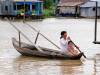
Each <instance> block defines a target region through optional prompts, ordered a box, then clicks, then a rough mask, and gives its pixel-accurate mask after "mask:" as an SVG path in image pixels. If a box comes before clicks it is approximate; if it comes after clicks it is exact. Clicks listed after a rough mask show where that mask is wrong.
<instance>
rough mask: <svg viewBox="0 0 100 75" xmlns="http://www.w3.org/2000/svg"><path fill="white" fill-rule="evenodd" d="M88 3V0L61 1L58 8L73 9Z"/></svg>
mask: <svg viewBox="0 0 100 75" xmlns="http://www.w3.org/2000/svg"><path fill="white" fill-rule="evenodd" d="M87 1H88V0H60V2H59V4H58V6H61V7H66V6H69V7H71V6H72V7H73V6H78V5H81V4H83V3H85V2H87Z"/></svg>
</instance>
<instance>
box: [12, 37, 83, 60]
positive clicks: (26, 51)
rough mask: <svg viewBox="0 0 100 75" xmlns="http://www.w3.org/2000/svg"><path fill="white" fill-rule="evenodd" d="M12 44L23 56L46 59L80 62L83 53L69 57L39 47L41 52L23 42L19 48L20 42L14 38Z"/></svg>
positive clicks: (59, 52)
mask: <svg viewBox="0 0 100 75" xmlns="http://www.w3.org/2000/svg"><path fill="white" fill-rule="evenodd" d="M12 43H13V46H14V48H15V49H16V50H17V51H18V52H19V53H21V54H22V55H27V56H38V57H46V58H56V59H71V60H79V59H80V58H81V57H82V55H83V53H79V54H78V55H76V56H68V55H67V54H66V53H62V52H61V51H57V50H53V49H49V48H44V47H39V48H40V49H41V50H42V51H39V50H37V49H36V48H35V46H33V45H30V44H27V43H24V42H21V43H20V44H21V47H19V41H17V40H16V39H15V38H12Z"/></svg>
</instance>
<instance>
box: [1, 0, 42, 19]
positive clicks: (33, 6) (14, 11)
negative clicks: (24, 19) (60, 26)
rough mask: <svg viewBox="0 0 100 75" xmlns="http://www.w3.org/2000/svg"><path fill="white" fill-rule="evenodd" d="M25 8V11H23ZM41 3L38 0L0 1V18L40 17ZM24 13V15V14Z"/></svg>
mask: <svg viewBox="0 0 100 75" xmlns="http://www.w3.org/2000/svg"><path fill="white" fill-rule="evenodd" d="M24 7H25V9H24ZM42 11H43V1H40V0H25V2H24V0H0V16H2V17H4V16H10V17H11V16H23V15H26V16H40V15H42V14H43V13H42ZM24 12H25V13H24Z"/></svg>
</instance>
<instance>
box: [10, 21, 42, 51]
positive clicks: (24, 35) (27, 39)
mask: <svg viewBox="0 0 100 75" xmlns="http://www.w3.org/2000/svg"><path fill="white" fill-rule="evenodd" d="M8 21H9V20H8ZM9 23H10V24H11V25H12V26H13V27H14V28H15V29H16V30H17V31H18V32H20V33H21V34H22V35H23V36H24V37H25V38H26V39H27V40H28V41H29V42H30V43H32V44H33V45H34V46H35V48H36V49H37V50H39V51H40V52H43V50H41V49H40V48H39V47H38V46H36V45H35V44H34V43H33V42H32V41H31V40H30V39H29V38H28V37H27V36H26V35H25V34H24V33H23V32H21V31H20V30H19V29H18V28H17V27H16V26H14V25H13V24H12V23H11V22H10V21H9Z"/></svg>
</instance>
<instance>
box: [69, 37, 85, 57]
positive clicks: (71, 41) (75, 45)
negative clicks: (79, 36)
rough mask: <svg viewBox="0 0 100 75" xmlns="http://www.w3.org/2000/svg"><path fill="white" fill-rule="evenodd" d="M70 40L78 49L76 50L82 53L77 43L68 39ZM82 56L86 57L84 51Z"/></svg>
mask: <svg viewBox="0 0 100 75" xmlns="http://www.w3.org/2000/svg"><path fill="white" fill-rule="evenodd" d="M70 41H71V42H72V43H73V45H74V46H75V47H76V48H77V49H78V51H79V52H80V53H82V51H81V50H80V49H79V47H77V45H76V44H75V43H74V42H73V41H72V40H71V39H70ZM83 56H84V58H86V55H84V53H83Z"/></svg>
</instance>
